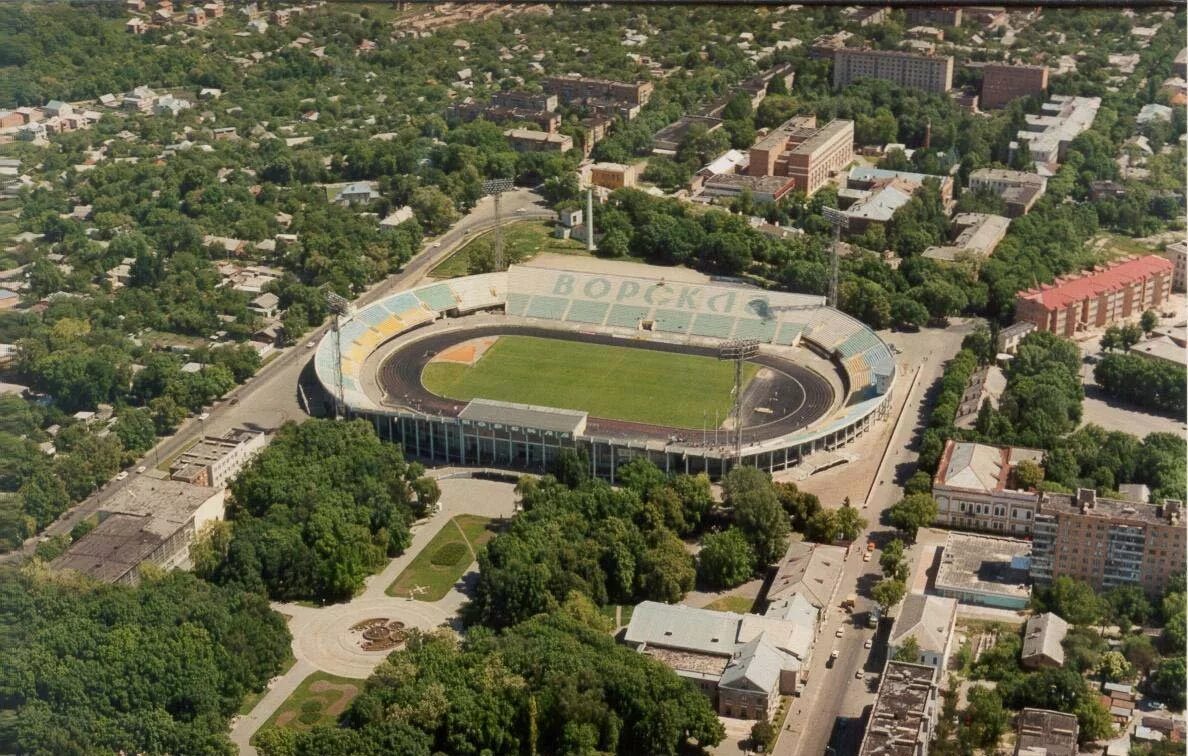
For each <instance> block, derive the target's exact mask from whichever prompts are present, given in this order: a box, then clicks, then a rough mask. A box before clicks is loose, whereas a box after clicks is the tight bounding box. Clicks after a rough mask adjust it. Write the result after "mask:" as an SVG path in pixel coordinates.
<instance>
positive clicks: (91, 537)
mask: <svg viewBox="0 0 1188 756" xmlns="http://www.w3.org/2000/svg"><path fill="white" fill-rule="evenodd" d="M225 496H226V492H225V491H224V490H223V489H221V488H208V487H205V486H195V485H191V484H189V483H182V482H179V481H175V480H159V479H157V478H153V477H149V476H147V475H138V476H136V477H135V478H133V479H131V480H129V481H128V482H127V484H126V485H125V486H124V487H123V488H121V489H119V490H118V491H117V492H116V493H115V494H113V495H112V496H111V497H110V498H108V499H107V500H105V501H104V502H103V503H102V504H101V505H100V508H99V512H98V519H99V524H98V525H96V526H95V528H94V529H93V530H91V532H89V533H87V534H86V535H85V536H83V537H82V538H80V539H79V540H77V541H75V542H74V543H72V544H71V545H70V548H68V549H67V550H66V552H65V553H64V554H62V556H60V557H58V558H57V559H55V560H54V561H53V563H52V565H53V567H54V568H55V569H59V570H74V571H77V572H81V573H82V574H84V575H87V576H88V577H91V578H93V579H95V580H99V581H102V582H106V583H126V584H133V583H136V582H137V580H139V573H138V568H139V567H140V565H142V564H146V563H148V564H153V565H156V566H158V567H161V568H162V569H172V568H175V567H183V566H185V565H187V564H188V562H189V554H190V544H191V543H192V542H193V540H194V537H195V536H196V535H197V533H198V532H199V531H200V530H201V529H202V527H203V526H204V525H206V524H207V523H208V522H212V521H215V520H221V519H222V518H223V512H224V499H225Z"/></svg>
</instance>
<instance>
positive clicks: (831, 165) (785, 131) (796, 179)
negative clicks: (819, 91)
mask: <svg viewBox="0 0 1188 756" xmlns="http://www.w3.org/2000/svg"><path fill="white" fill-rule="evenodd" d="M853 160H854V122H853V121H844V120H836V121H830V122H829V123H828V124H826V125H825V126H823V127H819V128H818V127H817V119H816V118H815V117H812V116H809V117H797V118H792V119H790V120H788V121H786V122H785V123H783V124H781V125H780V126H779V127H777V128H775V129H772V130H771V131H770V132H768V133H767V134H766V135H764V136H763V137H761V138H760V139H759V140H758V141H756V142H755V144H754V145H753V146H752V147H751V150H750V163H749V165H748V166H747V173H748V174H749V175H751V176H787V177H789V178H791V179H792V180H793V185H794V187H795V188H796V189H799V190H800V191H802V192H804V193H805V195H811V194H813V193H814V192H816V191H817V190H818V189H820V188H821V187H822V186H824V185H825V184H826V183H827V182H828V181H829V180H830V179H831V178H832V177H833V176H835V175H837V173H839V172H840V171H842V170H843V169H844V168H845V167H846V166H848V165H849V164H850V163H851V162H853Z"/></svg>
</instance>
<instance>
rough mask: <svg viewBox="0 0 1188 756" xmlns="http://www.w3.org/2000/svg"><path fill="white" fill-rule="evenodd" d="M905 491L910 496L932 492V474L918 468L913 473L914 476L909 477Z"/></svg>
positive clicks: (904, 487)
mask: <svg viewBox="0 0 1188 756" xmlns="http://www.w3.org/2000/svg"><path fill="white" fill-rule="evenodd" d="M903 492H904V493H905V494H907V495H909V496H910V495H911V494H926V493H932V476H931V475H929V474H928V473H926V472H925V471H923V470H917V471H916V472H914V473H912V477H910V478H908V482H907V483H905V484H904V486H903Z"/></svg>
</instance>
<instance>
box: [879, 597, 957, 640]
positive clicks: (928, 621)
mask: <svg viewBox="0 0 1188 756" xmlns="http://www.w3.org/2000/svg"><path fill="white" fill-rule="evenodd" d="M956 616H957V601H956V599H951V598H942V597H940V596H925V595H922V594H919V593H913V594H910V595H909V596H907V597H906V598H905V599H904V600H903V606H902V607H901V608H900V610H899V617H898V619H896V620H895V626H894V627H892V628H891V637H890V639H889V640H890V643H891V645H893V646H900V645H902V644H903V642H904V641H905V640H907V639H908V638H915V639H916V643H917V644H918V645H919V646H920V650H921V651H925V652H930V653H935V654H943V653H944V651H945V647H946V646H948V645H949V634H950V632H951V631H952V628H953V625H952V622H953V620H954V618H956Z"/></svg>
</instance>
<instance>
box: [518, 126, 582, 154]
mask: <svg viewBox="0 0 1188 756" xmlns="http://www.w3.org/2000/svg"><path fill="white" fill-rule="evenodd" d="M503 135H504V136H505V137H507V141H508V142H509V143H510V144H511V146H512V149H514V150H515V151H516V152H569V151H570V150H572V149H573V137H570V136H567V135H565V134H554V133H551V132H548V131H533V130H531V129H508V130H507V131H505V132H503Z"/></svg>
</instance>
